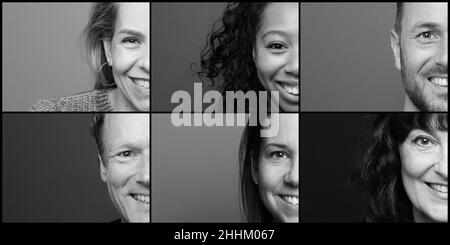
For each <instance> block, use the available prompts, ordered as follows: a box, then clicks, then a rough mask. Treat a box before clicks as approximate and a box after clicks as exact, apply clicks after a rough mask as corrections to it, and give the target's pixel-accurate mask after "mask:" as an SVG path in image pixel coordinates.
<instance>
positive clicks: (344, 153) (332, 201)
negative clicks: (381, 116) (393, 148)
mask: <svg viewBox="0 0 450 245" xmlns="http://www.w3.org/2000/svg"><path fill="white" fill-rule="evenodd" d="M374 116H375V115H374V114H367V113H364V114H363V113H353V114H350V113H304V114H302V115H301V117H300V119H301V122H300V135H301V137H300V162H301V167H300V182H301V183H300V199H301V200H300V203H301V208H300V221H301V222H359V221H361V220H360V215H361V211H362V208H363V206H362V205H363V203H362V200H361V199H360V196H361V195H360V194H361V193H359V191H358V187H357V186H356V184H355V183H352V182H351V181H350V177H351V173H352V171H353V170H354V168H355V167H357V166H359V165H360V164H361V161H362V158H363V154H364V152H365V150H366V147H367V144H368V143H369V137H370V135H371V127H372V120H373V118H374Z"/></svg>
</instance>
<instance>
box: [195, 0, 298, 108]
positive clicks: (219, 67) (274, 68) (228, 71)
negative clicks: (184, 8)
mask: <svg viewBox="0 0 450 245" xmlns="http://www.w3.org/2000/svg"><path fill="white" fill-rule="evenodd" d="M218 24H219V23H217V24H216V25H215V26H214V28H213V30H212V31H211V33H210V34H209V35H208V43H207V45H206V47H205V48H204V49H203V50H202V53H201V62H200V66H201V69H200V71H198V75H199V76H200V77H203V78H207V79H209V80H210V81H211V82H212V83H213V84H214V85H215V86H217V87H218V89H219V90H220V92H221V93H222V94H224V95H225V92H226V91H242V92H244V93H246V92H247V91H264V90H267V91H277V92H279V101H278V102H279V105H280V107H281V110H283V111H298V106H299V90H298V85H299V68H298V59H299V58H298V53H299V49H298V29H299V28H298V3H258V2H256V3H253V2H252V3H251V2H242V3H229V4H228V5H227V7H226V9H225V12H224V14H223V17H222V19H221V25H218ZM250 109H253V108H250Z"/></svg>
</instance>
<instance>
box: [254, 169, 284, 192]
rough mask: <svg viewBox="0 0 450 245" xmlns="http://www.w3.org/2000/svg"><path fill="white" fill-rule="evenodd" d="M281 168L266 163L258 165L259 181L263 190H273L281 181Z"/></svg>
mask: <svg viewBox="0 0 450 245" xmlns="http://www.w3.org/2000/svg"><path fill="white" fill-rule="evenodd" d="M282 172H283V171H282V169H281V168H280V167H276V166H269V165H268V164H264V163H263V164H261V165H260V167H259V176H258V178H259V183H260V185H261V187H262V188H264V190H265V191H274V190H276V188H277V186H278V185H279V183H280V182H281V181H283V178H282V175H283V173H282Z"/></svg>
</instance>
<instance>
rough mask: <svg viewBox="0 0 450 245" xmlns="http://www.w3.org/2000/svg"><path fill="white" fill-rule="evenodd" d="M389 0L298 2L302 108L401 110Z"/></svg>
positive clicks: (303, 109)
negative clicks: (368, 0)
mask: <svg viewBox="0 0 450 245" xmlns="http://www.w3.org/2000/svg"><path fill="white" fill-rule="evenodd" d="M395 10H396V6H395V3H302V4H301V8H300V11H301V21H300V32H301V35H300V45H301V51H300V63H301V68H300V69H301V70H300V71H301V89H302V96H301V110H302V111H402V110H403V103H404V98H405V94H404V91H403V84H402V82H401V76H400V72H399V71H398V70H397V69H395V67H394V57H393V54H392V51H391V47H390V30H391V29H392V28H393V26H394V20H395Z"/></svg>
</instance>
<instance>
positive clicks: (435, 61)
mask: <svg viewBox="0 0 450 245" xmlns="http://www.w3.org/2000/svg"><path fill="white" fill-rule="evenodd" d="M403 11H404V13H403V18H402V23H401V27H402V30H401V33H400V34H397V33H396V32H395V31H392V34H391V44H392V49H393V51H394V57H395V66H396V67H397V69H399V70H401V73H402V79H403V84H404V87H405V90H406V93H407V94H408V97H409V98H410V100H411V102H412V103H413V104H414V105H415V107H417V109H419V110H422V111H447V103H448V102H447V97H448V89H447V86H448V70H447V55H448V50H447V42H448V29H447V25H448V20H447V3H404V7H403Z"/></svg>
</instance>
